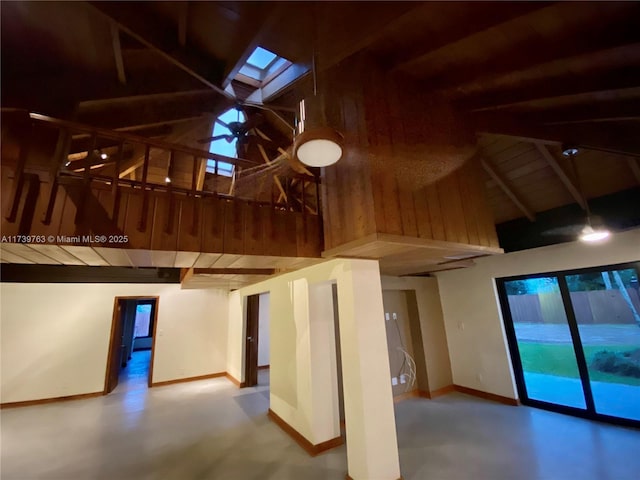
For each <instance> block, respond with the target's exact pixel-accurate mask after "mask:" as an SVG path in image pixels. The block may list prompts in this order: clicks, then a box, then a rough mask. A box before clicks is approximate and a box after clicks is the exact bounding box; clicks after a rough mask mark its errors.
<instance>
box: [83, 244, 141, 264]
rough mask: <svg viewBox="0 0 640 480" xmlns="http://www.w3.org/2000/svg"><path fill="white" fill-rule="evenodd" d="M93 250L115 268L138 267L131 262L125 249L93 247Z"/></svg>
mask: <svg viewBox="0 0 640 480" xmlns="http://www.w3.org/2000/svg"><path fill="white" fill-rule="evenodd" d="M93 249H94V250H95V251H96V253H98V254H99V255H100V256H101V257H102V258H104V259H105V260H106V261H107V263H108V264H109V265H111V266H113V267H134V266H137V265H135V264H134V263H133V262H132V261H131V259H130V258H129V255H127V251H126V250H124V249H120V248H105V247H93Z"/></svg>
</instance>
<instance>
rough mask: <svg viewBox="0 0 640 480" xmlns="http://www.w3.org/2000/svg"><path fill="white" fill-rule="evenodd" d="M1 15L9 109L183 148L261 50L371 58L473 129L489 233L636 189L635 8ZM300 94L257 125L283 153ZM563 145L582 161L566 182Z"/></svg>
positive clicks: (259, 5)
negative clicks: (490, 219)
mask: <svg viewBox="0 0 640 480" xmlns="http://www.w3.org/2000/svg"><path fill="white" fill-rule="evenodd" d="M1 9H2V59H1V60H2V106H3V107H17V108H26V109H29V110H31V111H36V112H39V113H43V114H47V115H51V116H54V117H63V118H69V119H75V120H76V121H78V122H81V123H86V124H90V125H95V126H101V127H106V128H112V129H126V130H128V131H132V132H135V133H138V134H141V135H149V136H154V137H159V138H165V139H167V140H169V141H174V142H178V143H180V142H183V143H187V144H188V143H191V144H193V143H194V142H195V141H196V140H197V138H198V137H199V136H202V134H203V133H205V134H206V132H207V131H210V128H211V124H212V121H213V119H214V118H215V116H216V115H217V114H219V113H220V112H222V111H224V110H225V109H227V108H229V107H230V106H231V105H233V102H234V99H233V98H232V97H233V95H235V96H236V97H238V98H240V99H244V98H246V97H247V95H249V94H250V93H251V91H252V88H250V87H248V86H246V85H243V84H240V83H238V82H236V81H232V80H233V78H234V76H235V74H236V73H237V71H238V69H239V67H240V65H242V64H243V63H244V61H245V60H246V59H247V57H248V56H249V54H250V53H251V52H252V51H253V49H254V48H255V47H256V46H258V45H260V46H263V47H265V48H267V49H269V50H271V51H273V52H275V53H277V54H278V55H280V56H282V57H285V58H287V59H288V60H290V61H291V62H293V63H294V64H296V65H299V66H300V68H302V69H308V68H309V66H310V63H311V58H312V54H313V52H314V49H315V52H316V58H317V65H318V69H319V71H320V72H322V71H326V70H329V69H332V68H348V65H349V59H350V57H351V56H352V55H354V54H357V53H360V52H366V53H367V54H368V55H370V56H371V57H372V58H374V59H375V61H377V62H379V64H380V65H382V66H383V67H384V68H385V70H386V71H388V72H389V75H390V76H394V75H395V76H400V77H402V76H407V77H411V78H413V79H414V80H416V81H417V82H418V83H419V85H420V86H421V88H422V89H423V90H424V91H425V92H429V93H431V94H433V95H434V96H438V97H441V98H444V99H446V101H448V102H450V103H451V104H452V105H453V106H454V107H455V108H456V109H457V110H458V111H459V112H461V113H462V116H463V118H465V120H466V121H467V122H468V123H469V124H470V125H471V126H472V128H473V129H474V130H475V132H476V133H477V135H478V139H479V141H478V155H477V156H476V160H477V161H482V162H483V166H484V167H485V168H484V171H485V174H486V178H485V183H486V191H487V195H488V198H489V202H490V205H491V207H492V210H493V212H494V217H495V220H496V223H503V222H508V221H512V220H517V219H521V218H525V219H526V218H529V219H533V218H535V217H536V214H537V213H539V212H543V211H547V210H550V209H554V208H557V207H561V206H563V205H571V204H576V205H582V206H584V198H583V197H586V198H587V199H590V198H595V197H600V196H602V195H608V194H612V193H615V192H620V191H623V190H628V189H634V188H635V189H637V188H638V185H639V184H640V167H639V163H638V156H640V135H639V134H638V133H639V132H640V128H639V127H640V28H638V18H640V3H638V2H584V3H582V2H391V1H389V2H315V3H314V2H184V1H183V2H10V1H4V2H2V4H1ZM310 83H311V82H310V79H309V76H306V77H303V78H302V79H301V80H300V81H298V82H296V83H294V84H293V85H292V86H290V87H288V88H283V89H280V90H278V91H274V92H270V97H269V98H267V99H266V102H265V103H266V104H267V105H275V106H277V107H279V108H280V107H284V110H282V109H280V110H277V111H276V113H277V115H275V114H274V113H273V112H270V111H262V112H261V113H262V114H263V115H264V116H265V117H266V124H265V127H264V128H269V129H270V136H272V137H274V138H275V137H277V138H278V142H280V144H281V145H282V146H283V147H286V143H288V142H289V140H290V137H288V135H287V133H288V132H287V129H286V127H283V122H282V120H285V121H286V122H293V114H292V113H291V112H290V111H289V109H293V107H294V106H295V103H296V102H297V101H298V100H300V99H301V98H302V97H303V96H304V94H305V93H307V92H308V89H309V88H310ZM228 86H229V88H227V87H228ZM225 88H227V93H226V94H225V93H224V91H223V90H224V89H225ZM278 117H279V118H278ZM562 144H571V145H577V146H580V147H582V151H581V153H580V155H579V156H578V158H577V159H576V169H575V170H574V169H573V168H572V166H571V165H570V162H568V161H567V160H566V159H565V158H563V157H562V155H561V153H560V150H561V145H562ZM632 216H633V213H632ZM636 217H637V218H638V221H639V222H640V213H637V212H636Z"/></svg>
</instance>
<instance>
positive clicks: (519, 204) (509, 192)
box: [480, 158, 536, 222]
mask: <svg viewBox="0 0 640 480" xmlns="http://www.w3.org/2000/svg"><path fill="white" fill-rule="evenodd" d="M480 163H481V164H482V168H484V170H485V171H486V172H487V173H488V174H489V176H490V177H491V178H492V179H493V180H494V181H495V182H496V184H498V186H499V187H500V188H501V189H502V191H503V192H504V193H505V194H506V195H507V197H509V198H510V199H511V201H512V202H513V203H514V204H515V205H516V207H518V208H519V209H520V211H521V212H522V213H523V214H524V216H525V217H527V218H528V219H529V221H531V222H535V220H536V217H535V214H534V213H533V212H532V211H531V210H529V209H528V208H527V207H526V206H525V204H524V203H523V202H522V200H520V198H518V196H517V195H516V194H515V192H514V191H513V189H512V188H511V187H510V186H509V185H507V182H506V181H505V180H503V179H502V177H501V176H500V175H499V174H498V172H496V171H495V169H494V168H493V167H492V166H491V165H490V164H489V162H488V161H487V160H485V159H484V158H482V159H480Z"/></svg>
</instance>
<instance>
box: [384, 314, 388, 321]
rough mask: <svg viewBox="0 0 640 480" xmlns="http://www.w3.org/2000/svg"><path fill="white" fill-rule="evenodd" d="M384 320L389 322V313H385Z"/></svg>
mask: <svg viewBox="0 0 640 480" xmlns="http://www.w3.org/2000/svg"><path fill="white" fill-rule="evenodd" d="M384 318H385V319H386V320H387V322H388V321H389V312H385V313H384Z"/></svg>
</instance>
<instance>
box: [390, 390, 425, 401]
mask: <svg viewBox="0 0 640 480" xmlns="http://www.w3.org/2000/svg"><path fill="white" fill-rule="evenodd" d="M419 396H420V391H419V390H411V391H410V392H404V393H401V394H400V395H396V396H395V397H393V403H400V402H402V401H404V400H408V399H410V398H416V397H419Z"/></svg>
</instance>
